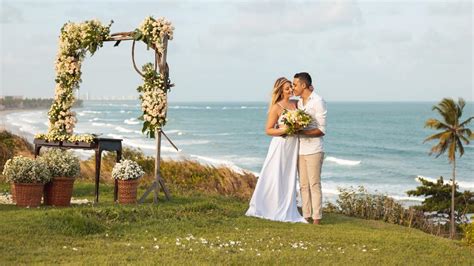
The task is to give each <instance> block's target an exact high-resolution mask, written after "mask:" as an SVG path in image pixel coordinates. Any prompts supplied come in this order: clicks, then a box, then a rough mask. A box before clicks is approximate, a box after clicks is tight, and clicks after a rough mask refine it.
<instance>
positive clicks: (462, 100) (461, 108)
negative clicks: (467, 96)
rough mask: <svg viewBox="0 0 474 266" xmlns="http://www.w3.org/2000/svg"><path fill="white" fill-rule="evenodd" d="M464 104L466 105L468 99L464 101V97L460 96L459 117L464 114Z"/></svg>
mask: <svg viewBox="0 0 474 266" xmlns="http://www.w3.org/2000/svg"><path fill="white" fill-rule="evenodd" d="M464 106H466V101H464V99H463V98H459V99H458V104H457V108H458V118H460V117H461V116H462V111H463V109H464Z"/></svg>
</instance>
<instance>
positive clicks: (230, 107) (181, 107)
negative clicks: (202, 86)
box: [168, 105, 266, 110]
mask: <svg viewBox="0 0 474 266" xmlns="http://www.w3.org/2000/svg"><path fill="white" fill-rule="evenodd" d="M168 108H169V109H184V110H187V109H188V110H242V109H252V110H255V109H259V110H261V109H265V108H266V107H263V106H245V105H242V106H190V105H174V106H169V107H168Z"/></svg>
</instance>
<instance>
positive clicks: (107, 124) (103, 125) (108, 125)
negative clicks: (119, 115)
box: [92, 122, 115, 127]
mask: <svg viewBox="0 0 474 266" xmlns="http://www.w3.org/2000/svg"><path fill="white" fill-rule="evenodd" d="M92 125H93V126H95V127H115V125H113V124H109V123H95V122H94V123H92Z"/></svg>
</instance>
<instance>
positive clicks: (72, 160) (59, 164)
mask: <svg viewBox="0 0 474 266" xmlns="http://www.w3.org/2000/svg"><path fill="white" fill-rule="evenodd" d="M38 160H41V161H42V162H44V163H45V164H46V165H47V167H48V169H49V172H50V173H51V176H52V177H70V178H75V177H76V176H78V175H79V173H80V170H81V166H80V162H79V158H78V157H77V156H76V155H74V154H73V153H72V152H70V151H66V150H61V149H54V148H53V149H49V150H48V151H46V152H45V153H43V154H42V155H41V156H40V157H39V159H38Z"/></svg>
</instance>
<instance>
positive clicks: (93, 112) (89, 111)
mask: <svg viewBox="0 0 474 266" xmlns="http://www.w3.org/2000/svg"><path fill="white" fill-rule="evenodd" d="M81 113H83V114H102V112H101V111H91V110H85V111H82V112H81Z"/></svg>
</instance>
